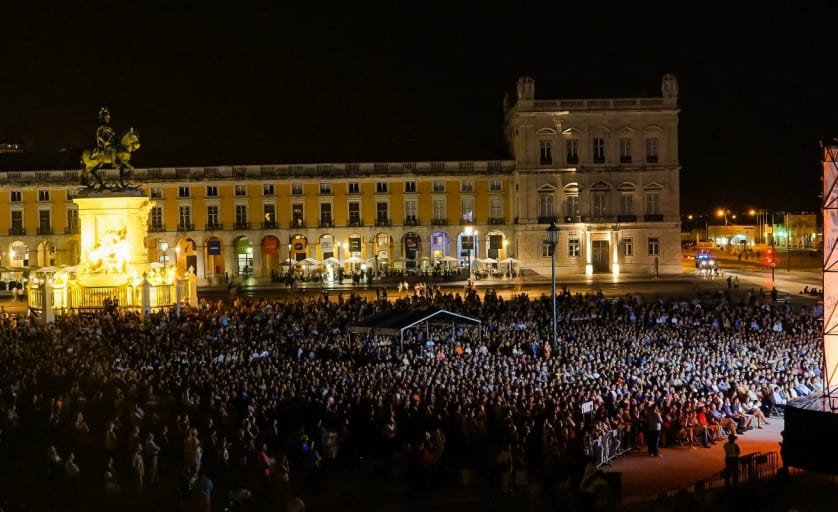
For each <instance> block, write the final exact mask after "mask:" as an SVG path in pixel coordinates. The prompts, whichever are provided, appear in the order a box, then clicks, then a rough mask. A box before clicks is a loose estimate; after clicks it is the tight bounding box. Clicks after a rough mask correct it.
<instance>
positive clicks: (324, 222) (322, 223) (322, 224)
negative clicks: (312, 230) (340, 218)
mask: <svg viewBox="0 0 838 512" xmlns="http://www.w3.org/2000/svg"><path fill="white" fill-rule="evenodd" d="M317 227H318V228H332V227H334V222H332V219H320V220H319V221H318V222H317Z"/></svg>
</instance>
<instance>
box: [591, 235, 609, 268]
mask: <svg viewBox="0 0 838 512" xmlns="http://www.w3.org/2000/svg"><path fill="white" fill-rule="evenodd" d="M609 245H610V244H609V243H608V240H593V241H591V264H592V266H593V270H594V274H600V273H604V272H609V268H608V247H609Z"/></svg>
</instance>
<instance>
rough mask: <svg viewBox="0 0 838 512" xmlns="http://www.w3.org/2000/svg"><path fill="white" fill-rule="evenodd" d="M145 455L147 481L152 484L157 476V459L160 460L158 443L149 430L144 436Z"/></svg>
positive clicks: (155, 481)
mask: <svg viewBox="0 0 838 512" xmlns="http://www.w3.org/2000/svg"><path fill="white" fill-rule="evenodd" d="M145 456H146V461H147V464H146V465H147V466H148V471H147V474H148V483H149V485H154V484H156V483H157V480H158V478H159V471H158V467H159V460H160V445H158V444H157V443H155V442H154V434H152V433H151V432H149V433H148V436H146V441H145Z"/></svg>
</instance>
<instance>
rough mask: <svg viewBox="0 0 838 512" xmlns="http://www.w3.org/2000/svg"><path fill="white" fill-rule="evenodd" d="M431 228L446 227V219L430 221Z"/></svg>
mask: <svg viewBox="0 0 838 512" xmlns="http://www.w3.org/2000/svg"><path fill="white" fill-rule="evenodd" d="M431 225H432V226H447V225H448V219H431Z"/></svg>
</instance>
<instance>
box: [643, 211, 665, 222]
mask: <svg viewBox="0 0 838 512" xmlns="http://www.w3.org/2000/svg"><path fill="white" fill-rule="evenodd" d="M643 220H644V221H646V222H663V215H661V214H659V213H647V214H646V215H644V216H643Z"/></svg>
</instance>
